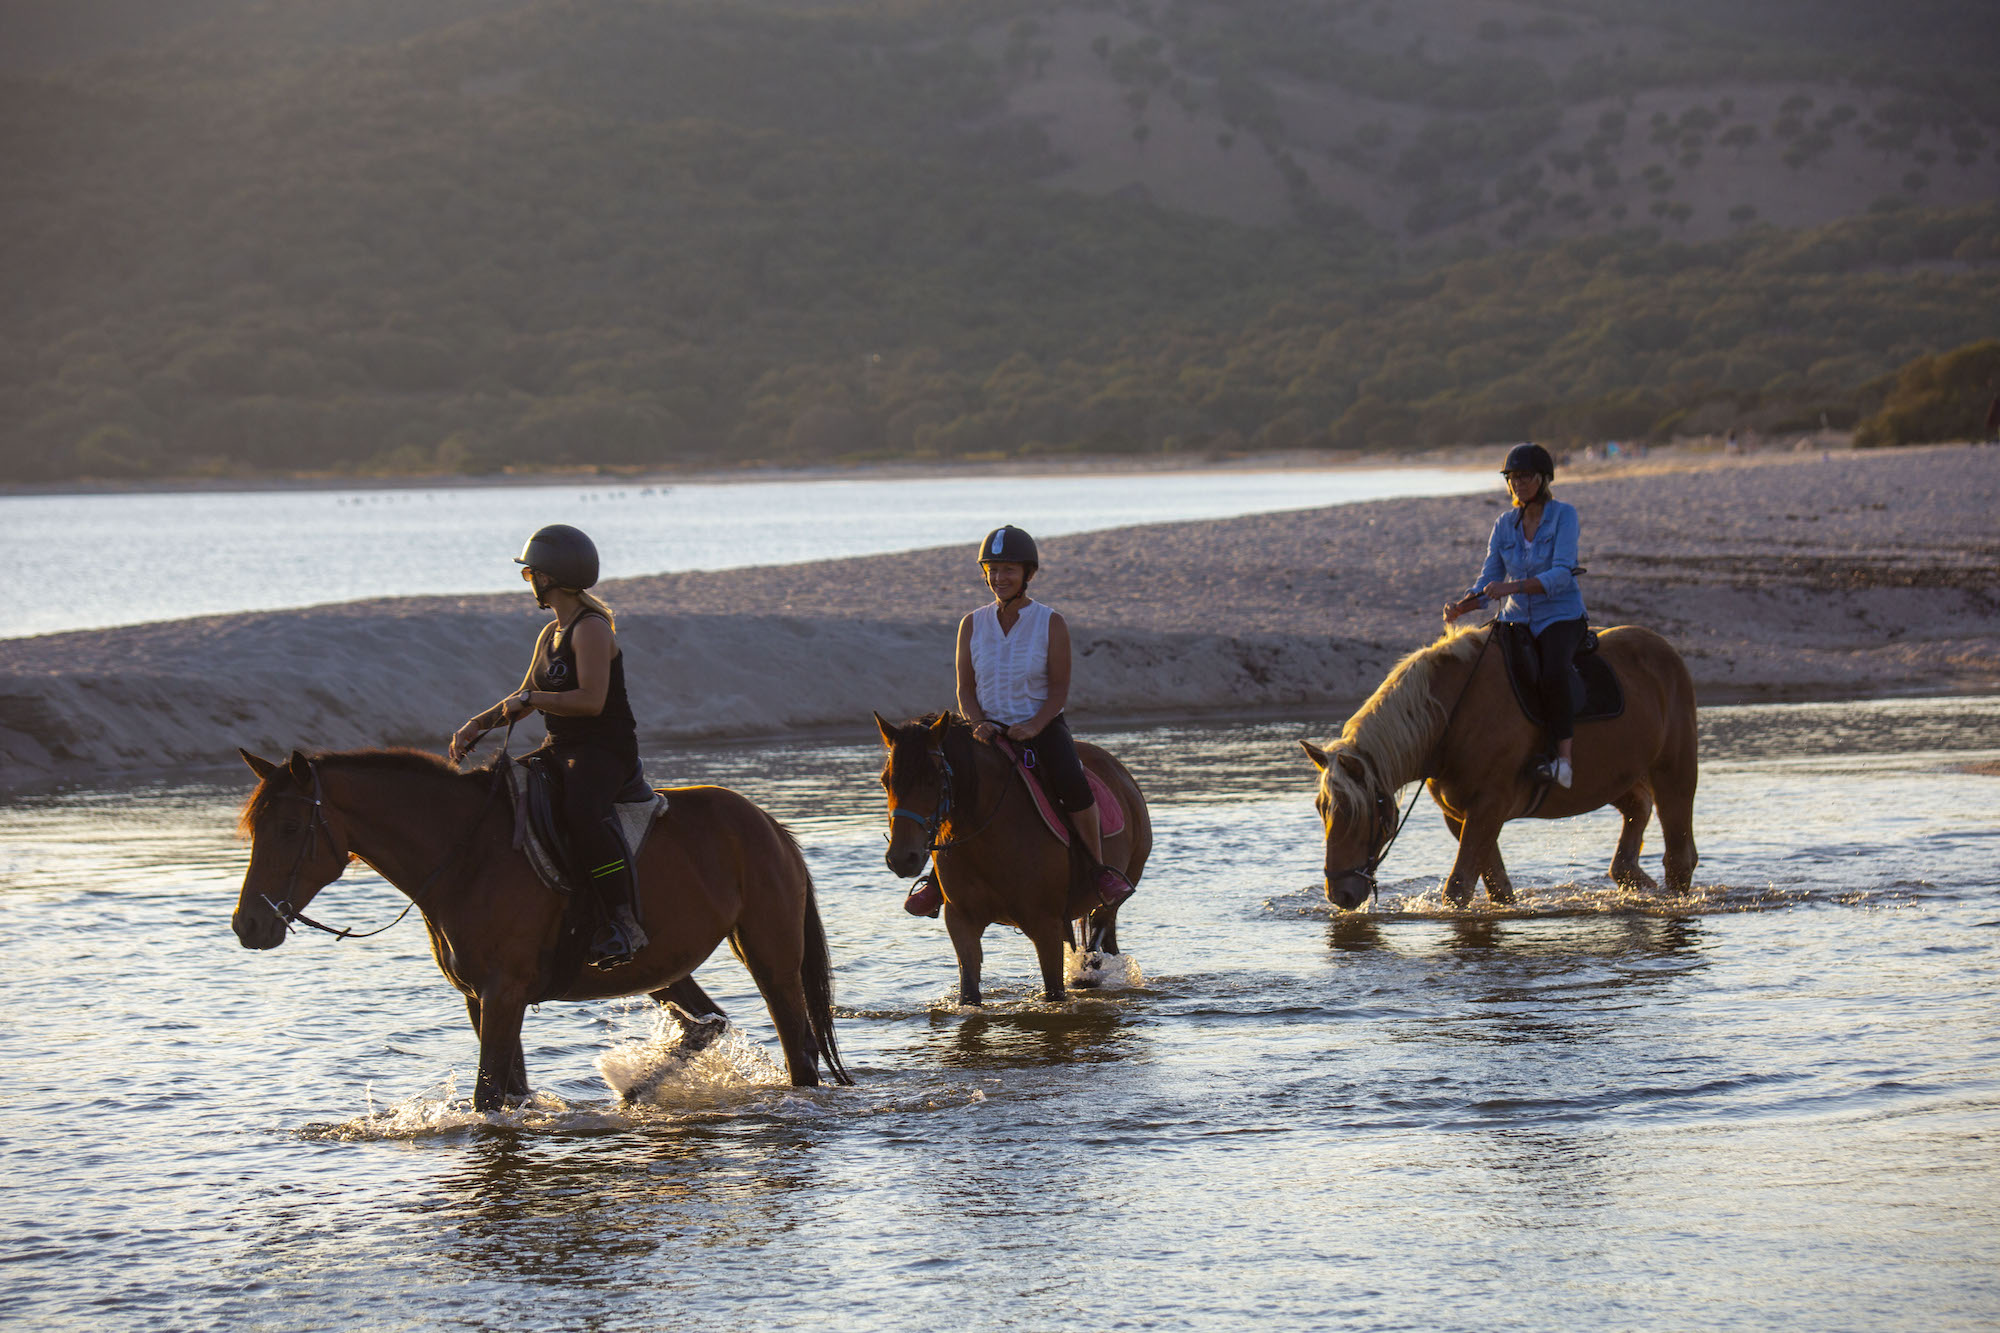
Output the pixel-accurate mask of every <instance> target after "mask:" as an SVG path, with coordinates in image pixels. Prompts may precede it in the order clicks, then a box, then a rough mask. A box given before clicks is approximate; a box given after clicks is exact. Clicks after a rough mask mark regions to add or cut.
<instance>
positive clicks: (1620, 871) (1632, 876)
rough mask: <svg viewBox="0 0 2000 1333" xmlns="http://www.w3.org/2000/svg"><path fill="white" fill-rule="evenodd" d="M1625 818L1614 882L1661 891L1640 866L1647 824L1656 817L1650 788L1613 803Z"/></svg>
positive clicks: (1614, 858) (1613, 868) (1614, 861)
mask: <svg viewBox="0 0 2000 1333" xmlns="http://www.w3.org/2000/svg"><path fill="white" fill-rule="evenodd" d="M1611 804H1612V805H1614V806H1616V807H1617V808H1618V813H1619V814H1621V815H1623V816H1625V824H1624V827H1622V828H1620V829H1619V830H1618V850H1617V851H1616V852H1613V853H1612V855H1611V882H1612V883H1614V884H1616V885H1618V886H1619V887H1621V888H1627V889H1643V890H1645V891H1646V892H1648V893H1655V892H1658V891H1659V887H1660V886H1659V885H1658V884H1656V883H1654V882H1653V877H1652V876H1651V875H1649V874H1647V873H1646V872H1645V870H1644V868H1642V867H1641V866H1640V864H1639V850H1640V848H1642V847H1644V846H1645V845H1646V821H1647V820H1649V819H1651V818H1652V817H1653V793H1652V792H1650V791H1648V790H1647V789H1646V787H1645V786H1644V785H1643V784H1641V785H1640V786H1637V787H1634V788H1632V790H1630V791H1628V792H1626V793H1625V794H1624V795H1623V796H1620V797H1618V798H1617V799H1615V800H1613V801H1612V802H1611Z"/></svg>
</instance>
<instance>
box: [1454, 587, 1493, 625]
mask: <svg viewBox="0 0 2000 1333" xmlns="http://www.w3.org/2000/svg"><path fill="white" fill-rule="evenodd" d="M1484 605H1486V598H1485V596H1484V595H1483V594H1481V593H1473V594H1472V595H1471V596H1470V597H1465V598H1461V599H1459V600H1458V601H1456V602H1452V603H1451V604H1449V605H1448V606H1446V607H1445V609H1444V623H1445V624H1447V625H1449V624H1450V623H1451V622H1452V621H1454V620H1457V619H1458V618H1459V617H1460V616H1462V615H1467V614H1469V613H1471V612H1473V611H1477V610H1478V609H1479V608H1480V607H1482V606H1484Z"/></svg>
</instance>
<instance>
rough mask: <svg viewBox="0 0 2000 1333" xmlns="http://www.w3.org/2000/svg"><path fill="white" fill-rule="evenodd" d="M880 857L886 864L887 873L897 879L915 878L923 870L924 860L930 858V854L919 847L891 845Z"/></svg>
mask: <svg viewBox="0 0 2000 1333" xmlns="http://www.w3.org/2000/svg"><path fill="white" fill-rule="evenodd" d="M882 859H883V861H885V862H886V863H887V864H888V866H889V873H891V874H893V875H894V876H895V877H896V878H897V879H915V878H916V877H917V875H918V873H919V872H920V871H922V870H923V868H924V862H926V861H928V860H929V859H930V854H929V853H928V852H926V851H925V850H924V849H923V848H921V847H902V848H898V847H893V846H892V847H890V848H889V850H888V851H887V852H886V853H885V854H884V855H883V857H882Z"/></svg>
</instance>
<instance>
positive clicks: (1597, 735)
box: [1300, 625, 1698, 908]
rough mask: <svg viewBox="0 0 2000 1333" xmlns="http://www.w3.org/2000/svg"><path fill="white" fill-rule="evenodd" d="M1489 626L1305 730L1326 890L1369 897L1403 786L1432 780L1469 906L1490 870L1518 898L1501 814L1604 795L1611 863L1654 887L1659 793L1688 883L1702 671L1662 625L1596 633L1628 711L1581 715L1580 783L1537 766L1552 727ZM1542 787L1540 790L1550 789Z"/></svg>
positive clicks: (1429, 654)
mask: <svg viewBox="0 0 2000 1333" xmlns="http://www.w3.org/2000/svg"><path fill="white" fill-rule="evenodd" d="M1491 638H1492V631H1491V630H1490V629H1489V628H1487V627H1484V626H1482V627H1480V628H1477V629H1464V630H1457V631H1452V632H1448V633H1447V634H1446V635H1445V636H1444V637H1443V638H1441V639H1439V640H1438V641H1437V642H1436V643H1433V644H1431V645H1430V646H1429V647H1427V648H1420V649H1418V650H1417V651H1416V652H1414V653H1411V654H1410V655H1409V656H1408V657H1406V658H1404V659H1403V660H1402V661H1401V662H1399V663H1397V665H1396V667H1395V669H1394V670H1392V671H1391V672H1390V673H1389V676H1388V679H1386V680H1384V681H1383V682H1382V684H1381V686H1380V687H1379V688H1377V689H1376V691H1375V693H1374V695H1373V696H1372V697H1371V698H1370V699H1369V700H1368V702H1367V703H1365V704H1363V705H1362V706H1361V710H1360V711H1359V712H1357V713H1356V714H1355V715H1354V716H1353V717H1351V718H1349V719H1348V720H1347V725H1346V726H1345V727H1343V728H1342V729H1341V733H1340V739H1339V740H1338V741H1336V742H1334V743H1333V744H1332V745H1330V746H1328V747H1327V748H1326V749H1324V750H1321V749H1320V748H1318V747H1317V746H1315V745H1312V744H1311V743H1309V742H1305V741H1301V742H1300V744H1301V745H1304V746H1305V750H1306V754H1307V755H1308V756H1310V757H1311V759H1312V761H1313V763H1314V764H1316V765H1318V767H1319V770H1320V779H1319V799H1318V806H1319V814H1320V819H1321V821H1322V822H1323V823H1324V824H1325V826H1326V865H1325V874H1326V897H1327V901H1328V902H1331V903H1332V904H1334V905H1335V906H1336V907H1341V908H1354V907H1359V906H1360V905H1361V904H1362V903H1364V902H1366V901H1367V900H1368V896H1369V894H1370V893H1372V892H1373V891H1374V888H1375V868H1376V867H1377V866H1378V865H1379V864H1380V863H1381V860H1382V857H1383V855H1384V854H1385V853H1386V852H1387V851H1388V847H1389V844H1390V843H1391V842H1392V841H1394V838H1395V834H1396V832H1397V828H1398V821H1397V818H1396V814H1397V809H1396V793H1397V792H1398V791H1399V790H1400V789H1401V788H1402V787H1403V786H1404V785H1405V784H1407V783H1411V782H1415V781H1418V780H1420V779H1421V780H1425V781H1427V782H1428V783H1429V785H1430V792H1431V799H1433V800H1435V801H1436V802H1437V804H1438V808H1439V809H1440V810H1442V811H1443V812H1444V822H1445V826H1446V827H1447V828H1449V829H1450V830H1451V834H1452V836H1453V837H1454V838H1457V839H1458V858H1457V859H1456V860H1455V861H1454V862H1453V863H1452V867H1451V878H1450V879H1448V880H1447V881H1446V882H1445V888H1444V894H1445V897H1446V898H1447V899H1448V900H1450V901H1451V902H1452V903H1454V904H1457V905H1459V906H1463V905H1465V904H1466V903H1468V902H1470V901H1471V900H1472V882H1473V880H1474V879H1475V878H1482V879H1484V880H1485V881H1486V896H1487V898H1488V899H1489V900H1491V901H1493V902H1495V903H1511V902H1512V901H1514V886H1513V884H1512V882H1511V881H1509V879H1508V878H1507V867H1506V865H1505V864H1503V863H1502V861H1501V859H1500V846H1499V841H1498V839H1499V836H1500V826H1501V825H1502V824H1505V823H1506V822H1507V821H1508V820H1510V819H1521V818H1524V817H1528V816H1532V817H1534V818H1537V819H1566V818H1568V817H1569V816H1571V815H1580V814H1584V813H1586V812H1588V811H1591V810H1595V809H1597V808H1598V807H1600V806H1603V805H1607V804H1608V805H1613V806H1616V807H1617V808H1618V811H1619V813H1620V814H1622V815H1624V816H1625V824H1624V828H1623V829H1622V830H1621V831H1620V833H1619V835H1618V850H1617V851H1616V852H1615V853H1614V854H1613V855H1612V858H1611V877H1612V879H1613V880H1615V881H1616V882H1618V883H1619V884H1622V885H1626V886H1628V887H1633V888H1643V889H1647V890H1654V889H1657V888H1658V887H1659V886H1658V885H1657V884H1655V883H1654V882H1653V879H1652V877H1651V876H1650V875H1648V874H1647V873H1646V872H1645V871H1644V870H1642V869H1640V867H1639V848H1640V845H1641V843H1642V842H1643V841H1644V838H1645V834H1646V821H1647V820H1648V819H1649V818H1650V817H1651V816H1652V813H1653V808H1654V805H1655V803H1656V802H1657V803H1658V806H1659V812H1660V832H1661V833H1662V835H1663V836H1664V837H1665V839H1666V848H1665V855H1664V858H1663V859H1664V862H1665V868H1666V874H1667V888H1668V889H1669V890H1670V891H1671V892H1674V893H1685V892H1687V889H1688V886H1689V884H1690V882H1691V881H1692V878H1693V875H1694V867H1695V862H1696V860H1697V859H1698V858H1697V857H1696V855H1695V848H1694V789H1695V778H1696V763H1695V708H1694V682H1693V681H1692V680H1690V679H1689V677H1688V672H1687V667H1686V665H1685V664H1683V663H1682V661H1681V659H1680V654H1678V653H1676V652H1675V651H1674V650H1673V647H1672V646H1671V645H1670V644H1668V643H1667V641H1666V640H1665V639H1663V638H1661V637H1660V636H1659V635H1657V634H1655V633H1653V632H1652V631H1651V630H1648V629H1640V628H1638V627H1637V626H1633V625H1621V626H1619V627H1617V628H1616V629H1608V630H1604V631H1603V632H1601V633H1600V634H1599V635H1598V651H1599V652H1600V653H1602V654H1603V655H1604V657H1605V659H1606V660H1607V661H1608V662H1610V664H1611V665H1612V666H1613V667H1614V668H1616V670H1617V672H1618V678H1619V681H1620V683H1621V684H1622V685H1623V687H1624V692H1625V711H1624V713H1622V714H1621V715H1620V716H1618V717H1616V718H1609V719H1605V720H1603V721H1597V722H1583V723H1579V724H1578V725H1577V729H1576V785H1575V786H1573V787H1570V788H1568V789H1567V790H1565V789H1564V788H1561V787H1554V786H1551V787H1548V788H1547V789H1546V791H1545V792H1543V791H1541V789H1540V786H1539V784H1537V783H1536V782H1535V781H1534V780H1533V779H1532V778H1530V777H1529V776H1528V768H1529V763H1530V760H1531V758H1532V756H1533V755H1535V754H1536V753H1538V752H1539V751H1540V750H1541V749H1542V746H1543V741H1542V732H1541V729H1540V728H1538V727H1537V726H1536V725H1535V724H1534V723H1532V722H1530V721H1529V720H1528V719H1527V717H1526V716H1525V715H1523V714H1522V712H1521V709H1520V706H1519V705H1518V704H1517V703H1516V702H1515V700H1514V693H1513V688H1512V686H1511V685H1509V683H1508V681H1507V676H1506V668H1505V665H1504V664H1503V663H1502V661H1501V660H1500V654H1499V652H1498V651H1497V650H1496V651H1494V652H1487V651H1486V646H1487V643H1488V642H1489V640H1490V639H1491ZM1538 793H1539V794H1538Z"/></svg>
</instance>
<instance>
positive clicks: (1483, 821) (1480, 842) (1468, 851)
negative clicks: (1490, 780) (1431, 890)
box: [1444, 809, 1506, 907]
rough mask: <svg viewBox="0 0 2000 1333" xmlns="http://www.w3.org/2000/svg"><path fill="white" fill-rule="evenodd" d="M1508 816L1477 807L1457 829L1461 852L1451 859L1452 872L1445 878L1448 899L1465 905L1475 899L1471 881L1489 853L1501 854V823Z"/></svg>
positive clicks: (1451, 902) (1491, 854) (1496, 855)
mask: <svg viewBox="0 0 2000 1333" xmlns="http://www.w3.org/2000/svg"><path fill="white" fill-rule="evenodd" d="M1505 822H1506V820H1505V819H1504V818H1503V817H1502V816H1501V815H1500V814H1499V812H1498V811H1497V810H1493V809H1474V810H1473V811H1472V812H1471V813H1470V814H1468V815H1467V816H1466V818H1465V820H1464V822H1463V823H1462V824H1461V825H1460V826H1459V831H1458V855H1457V856H1456V857H1454V858H1453V859H1452V863H1451V876H1450V878H1448V879H1446V880H1445V882H1444V896H1445V901H1447V902H1449V903H1450V904H1451V905H1452V906H1454V907H1464V906H1466V905H1467V904H1468V903H1470V902H1471V901H1472V885H1473V883H1474V881H1476V880H1477V879H1478V878H1479V876H1480V874H1481V872H1482V871H1483V870H1484V869H1485V867H1486V862H1487V860H1488V858H1489V857H1491V858H1497V857H1498V856H1499V854H1500V848H1499V845H1498V844H1499V840H1500V826H1501V825H1502V824H1503V823H1505Z"/></svg>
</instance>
